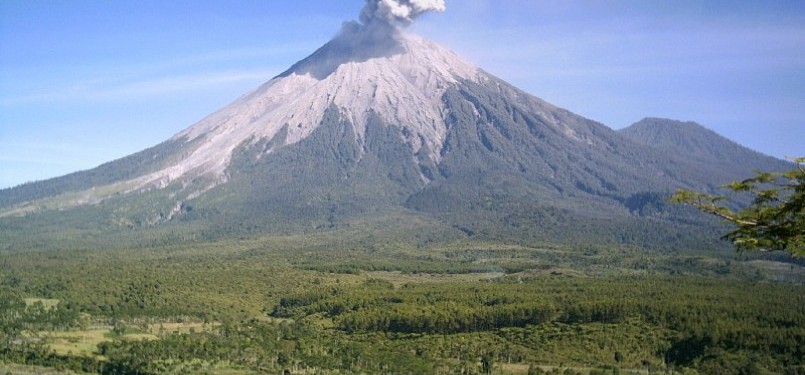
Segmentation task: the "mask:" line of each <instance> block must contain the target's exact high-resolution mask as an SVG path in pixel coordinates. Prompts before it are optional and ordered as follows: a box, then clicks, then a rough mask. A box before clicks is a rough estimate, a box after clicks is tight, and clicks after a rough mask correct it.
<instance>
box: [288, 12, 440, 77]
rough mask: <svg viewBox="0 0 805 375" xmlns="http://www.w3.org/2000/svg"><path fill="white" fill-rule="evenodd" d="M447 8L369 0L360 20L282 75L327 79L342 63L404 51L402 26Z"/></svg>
mask: <svg viewBox="0 0 805 375" xmlns="http://www.w3.org/2000/svg"><path fill="white" fill-rule="evenodd" d="M444 10H445V5H444V0H366V5H364V7H363V9H362V10H361V14H360V22H357V21H350V22H344V25H343V26H342V27H341V31H339V33H338V35H336V37H335V38H333V40H331V41H329V42H328V43H327V44H325V45H324V46H323V47H321V48H319V49H318V50H317V51H316V52H314V53H313V54H312V55H310V56H309V57H308V58H306V59H304V60H302V61H299V62H298V63H296V64H294V65H293V66H291V68H290V69H288V70H287V71H285V72H283V73H282V74H280V75H279V77H285V76H288V75H290V74H292V73H296V74H310V75H312V76H313V77H315V78H317V79H324V78H326V77H327V76H328V75H330V74H332V73H333V72H335V70H336V69H338V67H339V66H340V65H341V64H344V63H347V62H362V61H366V60H369V59H371V58H375V57H382V56H391V55H394V54H397V53H401V52H403V47H402V45H401V44H400V42H399V40H398V38H397V35H398V33H399V30H400V28H402V27H406V26H408V25H410V24H411V23H413V22H414V21H415V20H416V19H417V18H418V17H419V16H421V15H422V14H424V13H427V12H430V11H437V12H441V11H444Z"/></svg>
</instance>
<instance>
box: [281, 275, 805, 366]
mask: <svg viewBox="0 0 805 375" xmlns="http://www.w3.org/2000/svg"><path fill="white" fill-rule="evenodd" d="M803 305H805V296H803V295H802V293H801V292H800V289H799V288H798V287H796V286H791V287H785V286H781V285H764V284H752V285H736V284H730V283H727V284H724V283H719V282H717V281H714V280H709V279H687V278H680V279H673V280H671V279H663V278H659V280H658V279H653V278H620V279H608V280H606V281H604V280H596V279H592V280H588V279H562V278H549V277H542V278H535V279H532V280H525V281H524V280H522V279H521V280H520V281H519V282H518V281H516V280H504V281H499V282H490V283H480V284H478V283H476V284H466V283H445V284H427V283H426V284H405V285H403V286H401V287H399V288H395V287H393V286H392V285H391V284H390V283H388V282H384V281H379V280H369V281H367V282H366V283H364V284H362V285H360V286H357V287H349V288H347V287H338V288H331V289H329V290H319V291H309V292H305V293H299V294H295V295H291V296H288V297H285V298H283V299H281V300H280V302H279V304H278V305H277V306H276V307H275V308H274V311H273V314H274V315H275V316H277V317H291V318H295V319H304V318H305V317H308V316H316V315H317V314H323V315H324V316H327V317H329V318H330V319H332V321H333V322H334V324H335V326H336V327H337V328H338V329H340V330H342V331H344V332H347V333H371V332H378V333H388V332H390V333H399V334H411V333H417V334H455V333H471V332H488V331H496V330H499V329H504V328H507V329H508V328H523V327H529V326H539V325H543V324H564V325H571V326H572V325H588V324H606V325H623V324H632V323H631V322H633V321H637V322H641V324H646V325H648V326H649V327H652V328H651V329H652V330H657V331H666V330H667V331H668V332H669V335H670V337H668V338H667V339H666V341H665V342H666V345H667V347H666V348H665V349H664V350H663V353H662V356H663V357H665V358H666V360H667V361H668V362H669V363H672V364H676V365H679V366H699V365H702V363H703V362H702V361H704V360H706V359H707V358H712V357H713V353H717V352H718V351H721V352H722V355H719V356H717V357H718V358H723V357H724V355H723V353H743V354H747V353H749V354H751V355H752V356H755V357H760V358H762V359H763V360H764V361H766V362H768V363H772V364H778V365H780V364H783V365H790V366H795V367H796V366H800V365H802V360H801V358H803V357H805V311H803V309H802V308H801V306H803ZM743 354H742V355H743ZM742 358H743V357H742ZM702 366H704V365H702ZM782 368H787V367H785V366H783V367H782Z"/></svg>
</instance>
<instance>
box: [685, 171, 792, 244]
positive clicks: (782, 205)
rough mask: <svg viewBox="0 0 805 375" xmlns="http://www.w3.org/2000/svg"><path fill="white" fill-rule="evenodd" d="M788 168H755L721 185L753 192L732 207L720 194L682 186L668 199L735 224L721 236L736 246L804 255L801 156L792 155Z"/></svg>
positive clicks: (735, 190) (737, 191) (739, 190)
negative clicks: (745, 203)
mask: <svg viewBox="0 0 805 375" xmlns="http://www.w3.org/2000/svg"><path fill="white" fill-rule="evenodd" d="M794 162H795V163H796V167H795V168H794V169H793V170H791V171H788V172H757V173H756V176H755V177H752V178H748V179H746V180H743V181H736V182H733V183H730V184H727V185H725V186H724V187H726V188H727V189H729V190H731V191H732V192H733V193H744V192H745V193H749V194H752V195H753V200H752V204H751V205H749V206H748V207H746V208H744V209H742V210H739V211H733V210H730V209H729V208H727V207H725V206H724V205H723V204H722V202H724V201H725V200H726V198H725V197H722V196H714V195H709V194H703V193H698V192H692V191H688V190H684V189H680V190H678V191H677V192H676V193H675V194H674V195H673V196H672V197H671V201H672V202H675V203H684V204H689V205H691V206H693V207H696V208H698V209H699V210H701V211H703V212H706V213H709V214H713V215H716V216H718V217H721V218H723V219H725V220H727V221H728V222H730V223H732V224H734V225H735V229H734V230H732V231H731V232H729V233H727V234H726V235H725V236H724V237H723V238H724V239H727V240H730V241H732V243H733V244H735V246H737V247H738V249H739V250H767V251H771V250H782V251H786V252H789V253H791V254H792V255H794V256H796V257H800V256H803V255H805V157H803V158H797V159H794Z"/></svg>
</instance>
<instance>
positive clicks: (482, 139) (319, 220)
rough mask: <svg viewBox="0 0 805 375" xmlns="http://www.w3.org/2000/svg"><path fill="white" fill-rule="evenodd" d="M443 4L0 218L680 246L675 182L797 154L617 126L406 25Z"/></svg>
mask: <svg viewBox="0 0 805 375" xmlns="http://www.w3.org/2000/svg"><path fill="white" fill-rule="evenodd" d="M442 9H443V3H442V2H441V1H393V0H382V1H377V0H370V1H368V2H367V5H366V7H365V8H364V10H363V12H362V14H361V21H362V23H357V22H350V23H346V24H345V25H344V26H343V28H342V30H341V32H339V34H338V35H337V36H336V37H335V38H333V40H331V41H330V42H328V43H327V44H325V45H324V46H322V47H321V48H320V49H318V50H317V51H315V52H314V53H313V54H311V55H310V56H309V57H307V58H305V59H303V60H301V61H299V62H298V63H296V64H294V65H293V66H292V67H290V68H289V69H288V70H286V71H285V72H283V73H281V74H279V75H278V76H277V77H275V78H273V79H271V80H270V81H268V82H266V83H265V84H263V85H261V86H260V87H258V88H257V89H255V90H253V91H252V92H250V93H247V94H246V95H244V96H242V97H241V98H239V99H237V100H236V101H235V102H233V103H232V104H230V105H228V106H226V107H224V108H222V109H220V110H218V111H217V112H215V113H213V114H211V115H210V116H208V117H206V118H204V119H202V120H201V121H199V122H198V123H196V124H194V125H193V126H191V127H189V128H187V129H186V130H184V131H182V132H180V133H179V134H177V135H175V136H174V137H172V138H171V139H169V140H167V141H166V142H164V143H162V144H160V145H157V146H155V147H153V148H150V149H147V150H144V151H142V152H139V153H137V154H134V155H131V156H128V157H126V158H123V159H120V160H116V161H113V162H110V163H107V164H104V165H101V166H99V167H98V168H95V169H92V170H89V171H83V172H78V173H75V174H72V175H67V176H64V177H60V178H56V179H52V180H47V181H42V182H37V183H32V184H27V185H23V186H20V187H17V188H13V189H6V190H2V191H0V226H2V225H5V226H6V227H7V228H12V227H14V228H21V229H20V232H19V233H23V232H26V231H29V232H30V231H36V232H37V233H39V236H40V237H41V236H46V235H44V234H43V233H56V234H54V236H55V237H54V238H60V237H59V234H58V233H64V231H65V230H67V229H65V226H67V227H68V228H73V229H75V228H84V229H80V230H79V229H76V230H78V231H79V232H81V231H82V230H87V231H89V232H91V233H112V235H115V234H114V233H117V235H119V234H120V233H123V232H124V231H135V232H136V233H138V234H137V236H134V237H136V238H142V237H143V233H144V232H142V231H150V232H148V233H151V234H153V233H162V235H164V233H165V231H168V232H170V233H179V234H180V237H182V238H185V237H190V238H196V237H197V236H198V235H202V236H206V237H210V236H212V237H216V236H230V235H232V234H233V233H234V234H240V235H243V234H261V233H273V232H298V231H309V230H337V229H338V228H346V227H356V226H357V227H364V228H368V227H367V226H366V223H370V222H389V220H390V221H391V222H394V223H398V224H399V223H400V222H403V223H406V224H405V225H414V226H415V227H416V229H411V231H413V232H417V233H418V234H417V235H416V236H415V237H417V238H420V239H421V240H422V241H428V240H432V239H433V238H456V237H466V236H471V237H472V236H476V237H479V238H487V239H490V238H494V239H504V240H513V241H532V240H546V239H547V240H552V241H563V242H568V241H570V242H618V243H624V242H625V243H635V244H639V245H646V246H652V245H654V244H656V243H663V244H672V245H673V244H675V243H676V244H679V243H682V242H685V241H688V242H696V241H698V240H697V237H696V234H697V233H703V232H707V231H708V229H707V228H709V227H701V225H705V226H706V225H709V224H707V222H704V224H703V223H702V222H701V221H696V220H693V219H691V217H690V216H686V215H688V214H686V213H685V210H684V209H680V208H673V207H670V208H669V207H668V206H667V205H666V204H665V201H666V197H667V196H668V194H669V193H670V192H672V191H673V190H675V189H676V188H677V187H685V188H694V189H697V190H706V191H712V190H713V189H716V188H717V186H719V185H720V184H723V183H726V182H729V181H731V180H735V179H740V178H745V177H747V176H748V175H750V174H751V170H747V169H746V168H744V167H743V166H745V165H752V166H754V167H764V168H763V169H767V170H774V169H782V168H785V167H786V166H785V163H784V162H781V161H777V160H775V159H771V158H768V157H763V156H762V155H759V154H753V153H752V152H750V151H747V152H746V153H743V154H741V155H745V156H743V157H745V158H750V159H751V161H747V160H734V161H729V160H728V161H724V162H723V163H721V164H710V163H706V162H703V161H702V159H701V158H698V156H697V155H688V154H689V153H688V152H686V151H684V149H681V148H673V147H671V148H669V146H668V144H667V143H668V142H674V140H672V139H670V138H669V137H670V136H666V135H667V134H672V136H673V137H674V139H683V138H685V137H689V138H690V137H692V138H694V139H696V138H700V137H701V134H702V133H701V132H700V131H698V130H697V129H698V128H692V129H693V130H691V129H683V128H682V127H677V128H674V129H675V130H674V131H673V132H667V131H660V130H657V129H662V128H663V126H662V125H663V124H660V127H652V126H653V125H652V126H649V127H650V128H651V129H654V130H651V131H646V130H641V129H644V128H646V127H647V126H648V125H641V124H638V125H636V126H635V127H633V128H631V130H626V131H622V132H615V131H613V130H612V129H610V128H608V127H606V126H604V125H602V124H600V123H597V122H595V121H591V120H588V119H586V118H584V117H581V116H579V115H576V114H574V113H572V112H570V111H567V110H564V109H561V108H558V107H556V106H554V105H551V104H549V103H547V102H545V101H543V100H540V99H538V98H536V97H534V96H531V95H529V94H527V93H525V92H523V91H521V90H519V89H517V88H515V87H513V86H511V85H509V84H508V83H506V82H504V81H502V80H500V79H498V78H496V77H494V76H492V75H490V74H488V73H486V72H485V71H483V70H481V69H479V68H477V67H476V66H474V65H473V64H471V63H469V62H467V61H465V60H464V59H462V58H461V57H459V56H457V55H456V54H455V53H453V52H451V51H449V50H448V49H446V48H444V47H441V46H439V45H437V44H435V43H433V42H430V41H427V40H425V39H423V38H421V37H418V36H415V35H410V34H407V33H405V32H404V31H402V30H401V29H400V26H401V25H402V26H404V25H406V24H408V23H410V22H412V21H413V19H415V18H416V17H417V16H418V15H420V14H422V13H424V12H426V11H429V10H442ZM652 121H653V120H652ZM657 121H659V120H657ZM657 121H654V122H657ZM644 122H645V121H644ZM660 122H661V121H660ZM666 125H667V124H666ZM680 132H681V133H683V134H680ZM647 134H651V136H648V135H647ZM708 144H709V145H712V147H714V148H715V147H721V146H719V145H723V144H724V143H719V142H715V143H712V142H711V143H708ZM730 147H732V148H735V147H738V148H740V146H737V145H734V144H732V145H731V146H730ZM740 149H743V148H740ZM680 150H681V151H682V152H679V151H680ZM711 151H713V152H716V151H715V150H711ZM733 151H734V150H733ZM724 163H726V164H724ZM727 164H729V165H730V167H728V168H727V167H725V165H727ZM395 220H397V221H395ZM400 220H402V221H400ZM33 228H36V229H33ZM87 228H89V229H87ZM149 228H150V229H149ZM702 228H704V229H702ZM43 229H47V230H43ZM386 229H387V228H386ZM71 230H72V229H71ZM367 230H368V229H367ZM89 232H88V233H89ZM707 235H708V236H711V234H710V233H707ZM11 237H13V238H17V237H14V236H11ZM149 238H150V237H149ZM680 239H681V240H680ZM0 241H2V238H0ZM680 241H681V242H680ZM12 242H13V241H12ZM12 246H13V244H12Z"/></svg>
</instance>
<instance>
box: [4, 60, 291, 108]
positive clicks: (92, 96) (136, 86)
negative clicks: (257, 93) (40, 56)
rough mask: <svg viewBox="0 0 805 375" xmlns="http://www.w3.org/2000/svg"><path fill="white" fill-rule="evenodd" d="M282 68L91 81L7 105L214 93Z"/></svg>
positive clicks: (6, 99)
mask: <svg viewBox="0 0 805 375" xmlns="http://www.w3.org/2000/svg"><path fill="white" fill-rule="evenodd" d="M278 71H279V70H278V69H254V70H231V71H220V72H208V73H193V74H184V75H181V74H180V75H172V76H161V77H154V78H147V79H142V80H132V81H128V82H117V81H104V80H89V81H84V82H76V83H73V84H72V85H70V86H68V87H52V88H50V89H48V90H47V92H40V93H32V94H23V95H17V96H6V97H3V98H0V104H2V105H3V106H13V105H21V104H35V103H43V102H82V103H87V102H99V101H116V100H129V99H137V98H143V97H157V96H161V95H169V94H175V93H181V92H190V91H198V90H212V89H216V88H220V87H224V86H227V85H232V84H238V83H249V82H254V83H259V82H262V81H264V80H267V79H268V78H270V77H272V76H273V75H276V74H277V72H278Z"/></svg>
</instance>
